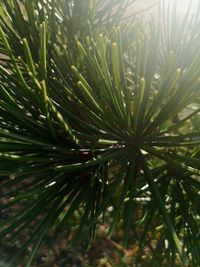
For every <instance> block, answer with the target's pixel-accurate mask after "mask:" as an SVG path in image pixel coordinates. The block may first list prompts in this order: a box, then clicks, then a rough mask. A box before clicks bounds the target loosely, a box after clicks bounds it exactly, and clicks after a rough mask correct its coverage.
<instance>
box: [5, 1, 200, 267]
mask: <svg viewBox="0 0 200 267" xmlns="http://www.w3.org/2000/svg"><path fill="white" fill-rule="evenodd" d="M83 2H84V3H83ZM132 2H134V1H128V0H127V1H121V0H118V1H117V0H116V1H103V0H100V1H91V0H86V1H81V0H80V1H73V0H70V1H69V0H67V1H64V0H59V1H57V0H56V1H49V0H47V1H41V0H34V1H28V0H21V1H17V0H1V1H0V63H1V65H0V162H1V163H0V178H1V179H0V185H1V188H2V193H1V202H0V211H1V212H7V213H8V214H9V218H7V217H6V219H5V220H3V219H2V220H1V223H0V238H4V239H5V240H7V239H8V240H7V241H6V242H8V241H9V240H10V241H12V240H15V239H16V238H18V236H20V234H21V232H22V231H24V229H27V230H28V234H27V240H25V243H24V245H23V246H22V247H21V248H20V250H19V251H18V253H17V255H16V256H15V257H12V259H11V260H10V261H9V264H10V266H11V265H12V264H13V263H14V262H15V261H16V260H17V258H20V257H22V255H23V254H24V253H26V248H27V247H28V246H31V247H32V250H31V252H30V256H29V258H28V261H27V263H26V266H31V262H32V260H33V257H34V255H35V254H36V252H37V250H38V249H39V246H40V244H41V243H42V242H43V240H45V235H46V234H47V233H48V230H49V229H52V228H53V227H55V228H59V229H64V228H65V226H66V225H73V218H74V213H75V212H76V211H77V210H78V211H79V214H80V216H79V219H78V223H77V227H76V228H77V230H76V235H75V236H74V240H73V242H74V244H77V242H78V241H79V240H80V237H81V234H82V236H84V232H85V231H87V233H89V234H88V235H87V236H89V238H88V241H91V240H92V239H93V238H94V235H95V228H96V226H97V225H98V224H101V223H104V221H103V219H102V218H104V220H105V221H106V222H109V224H110V230H109V232H108V235H109V236H111V235H112V233H113V230H114V229H115V228H116V226H117V225H118V224H120V225H121V226H122V227H123V229H124V242H125V245H126V246H127V245H128V240H129V234H130V231H133V229H139V228H140V229H141V231H142V235H141V236H139V237H138V244H139V248H140V249H139V252H140V254H141V255H142V253H143V249H144V247H145V246H147V244H148V243H149V242H151V241H152V240H153V239H154V238H153V236H155V235H157V234H158V233H159V234H160V235H161V239H159V240H156V243H155V249H154V250H155V252H154V253H152V259H151V263H150V264H153V263H155V262H156V263H157V264H160V265H162V266H164V265H163V264H167V265H166V266H175V263H176V260H177V259H179V260H181V262H182V265H183V266H193V267H196V266H199V265H200V255H199V251H200V225H199V224H200V220H199V218H200V214H199V213H200V210H199V200H200V199H199V198H200V195H199V190H200V183H199V175H200V167H199V166H200V157H199V156H200V152H199V147H200V146H199V144H200V138H199V136H200V128H199V125H198V120H199V118H198V116H199V111H200V108H199V95H200V82H199V79H200V78H199V77H200V65H199V61H200V33H199V32H198V31H197V29H198V28H199V26H200V17H199V16H200V8H198V9H197V10H196V13H195V14H194V15H193V16H190V15H189V12H188V13H187V14H186V15H185V17H184V18H183V19H180V18H179V17H178V15H177V14H176V6H175V5H176V4H174V5H173V6H170V7H169V8H165V7H164V6H163V5H162V3H159V4H158V6H159V8H158V9H159V12H158V13H159V14H158V16H159V17H160V19H157V17H155V18H152V19H151V20H150V21H149V22H145V23H144V22H142V21H141V20H140V19H139V18H138V17H134V16H132V17H129V18H128V19H125V17H124V16H125V14H124V13H125V11H126V10H127V8H128V6H129V5H131V4H132ZM175 2H176V1H175ZM2 200H4V201H2ZM143 200H145V201H143ZM110 207H112V209H111V210H112V211H110V209H109V208H110ZM102 215H104V216H102ZM108 218H109V219H108ZM110 218H111V219H112V220H110ZM8 234H9V235H8Z"/></svg>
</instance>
